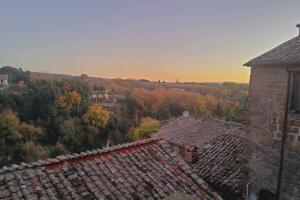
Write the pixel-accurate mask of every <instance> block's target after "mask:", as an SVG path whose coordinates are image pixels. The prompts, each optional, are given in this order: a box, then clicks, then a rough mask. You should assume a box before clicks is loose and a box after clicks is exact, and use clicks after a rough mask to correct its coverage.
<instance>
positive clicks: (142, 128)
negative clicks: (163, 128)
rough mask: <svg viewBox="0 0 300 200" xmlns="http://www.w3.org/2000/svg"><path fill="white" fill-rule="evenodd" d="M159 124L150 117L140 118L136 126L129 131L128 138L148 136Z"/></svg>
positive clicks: (136, 138)
mask: <svg viewBox="0 0 300 200" xmlns="http://www.w3.org/2000/svg"><path fill="white" fill-rule="evenodd" d="M159 127H160V124H159V122H158V121H157V120H155V119H152V118H150V117H146V118H142V120H141V123H140V125H139V126H138V127H136V128H134V129H131V130H130V132H129V138H130V139H131V140H140V139H144V138H148V137H150V136H151V134H152V133H155V132H157V131H158V130H159Z"/></svg>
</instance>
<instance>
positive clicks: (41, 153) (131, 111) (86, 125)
mask: <svg viewBox="0 0 300 200" xmlns="http://www.w3.org/2000/svg"><path fill="white" fill-rule="evenodd" d="M1 73H5V74H8V75H9V87H6V88H5V89H3V90H0V166H3V165H10V164H12V163H20V162H30V161H34V160H38V159H45V158H48V157H55V156H57V155H60V154H65V153H75V152H77V153H78V152H81V151H86V150H88V149H94V148H101V147H103V146H105V145H107V143H112V144H118V143H123V142H127V141H130V140H131V141H132V140H137V139H142V138H146V137H150V135H151V134H152V133H153V132H156V131H158V129H159V126H160V123H159V121H162V120H167V119H170V118H172V117H178V116H180V115H182V113H183V112H184V111H189V112H190V113H191V114H192V115H194V116H201V117H216V118H222V119H225V120H230V121H235V122H244V121H245V120H246V118H247V113H246V110H247V92H246V91H247V89H245V88H244V87H243V86H241V85H239V84H234V83H226V84H223V85H222V86H220V88H218V90H219V91H220V92H216V89H215V88H214V89H213V91H214V92H212V95H211V94H206V95H203V94H200V93H198V92H193V91H189V90H183V89H176V88H175V89H174V88H166V87H164V86H163V85H158V86H155V87H153V88H148V87H140V86H139V85H135V86H134V87H133V86H132V85H128V84H122V82H120V80H110V81H108V82H105V83H103V84H99V83H94V82H92V81H89V79H88V78H87V77H69V78H51V79H47V78H36V74H34V73H31V72H29V71H23V70H22V69H21V68H19V69H17V68H13V67H2V68H0V74H1ZM135 84H136V83H135ZM99 88H101V89H107V90H109V91H110V92H112V93H115V94H122V95H124V96H125V99H124V100H123V101H122V103H121V104H122V105H121V106H119V107H116V108H113V107H112V108H106V109H104V108H103V107H102V106H101V105H94V104H92V103H91V100H90V93H91V92H92V91H93V90H96V89H99Z"/></svg>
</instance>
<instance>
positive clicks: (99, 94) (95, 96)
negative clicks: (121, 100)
mask: <svg viewBox="0 0 300 200" xmlns="http://www.w3.org/2000/svg"><path fill="white" fill-rule="evenodd" d="M90 96H91V101H92V103H102V102H109V100H110V99H109V96H108V91H107V90H103V91H93V92H91V94H90Z"/></svg>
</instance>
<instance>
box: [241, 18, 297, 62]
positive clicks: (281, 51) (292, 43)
mask: <svg viewBox="0 0 300 200" xmlns="http://www.w3.org/2000/svg"><path fill="white" fill-rule="evenodd" d="M296 27H297V28H298V29H299V34H298V35H297V36H296V37H294V38H292V39H290V40H288V41H286V42H284V43H282V44H281V45H279V46H277V47H275V48H273V49H271V50H270V51H268V52H266V53H264V54H262V55H260V56H258V57H256V58H254V59H252V60H250V61H248V62H246V63H245V64H244V66H251V67H253V66H265V65H272V66H275V65H297V64H300V24H297V25H296Z"/></svg>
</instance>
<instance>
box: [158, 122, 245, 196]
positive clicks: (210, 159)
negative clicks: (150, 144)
mask: <svg viewBox="0 0 300 200" xmlns="http://www.w3.org/2000/svg"><path fill="white" fill-rule="evenodd" d="M245 134H246V129H245V127H244V126H243V125H241V124H237V123H233V122H226V121H223V120H217V119H201V118H195V117H180V118H178V119H176V120H175V121H173V122H171V123H169V124H167V125H165V126H164V127H162V128H161V130H160V131H159V132H158V133H156V134H155V135H154V137H155V138H163V139H166V140H167V141H169V142H171V143H174V144H176V145H179V146H185V145H188V144H191V145H195V146H197V147H198V159H199V160H198V161H197V162H196V163H194V164H192V165H191V166H192V168H193V170H194V171H195V172H196V174H197V175H199V176H200V177H201V178H203V179H204V180H205V181H206V182H207V183H208V184H209V185H211V186H212V187H214V189H216V190H217V191H218V192H222V193H227V194H230V195H231V194H232V195H234V196H239V195H241V194H242V188H243V178H244V177H245V174H244V172H245V170H244V163H243V159H242V158H243V152H244V148H245V137H244V136H245Z"/></svg>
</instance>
